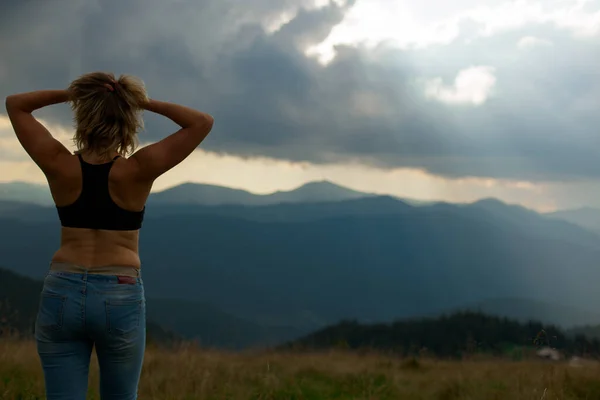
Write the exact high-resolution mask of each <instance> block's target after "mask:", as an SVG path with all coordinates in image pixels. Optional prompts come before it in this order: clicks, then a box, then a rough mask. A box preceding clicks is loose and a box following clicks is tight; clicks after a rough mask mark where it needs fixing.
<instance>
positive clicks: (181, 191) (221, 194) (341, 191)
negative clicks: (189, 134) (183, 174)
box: [148, 181, 375, 206]
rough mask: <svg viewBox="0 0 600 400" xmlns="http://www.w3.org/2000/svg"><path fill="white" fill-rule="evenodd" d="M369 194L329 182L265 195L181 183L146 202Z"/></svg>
mask: <svg viewBox="0 0 600 400" xmlns="http://www.w3.org/2000/svg"><path fill="white" fill-rule="evenodd" d="M371 196H375V195H374V194H370V193H363V192H359V191H356V190H352V189H348V188H345V187H342V186H339V185H336V184H334V183H331V182H329V181H319V182H310V183H307V184H305V185H302V186H300V187H299V188H297V189H294V190H290V191H278V192H275V193H271V194H264V195H263V194H253V193H250V192H248V191H245V190H240V189H231V188H227V187H223V186H215V185H205V184H198V183H184V184H182V185H178V186H175V187H173V188H170V189H166V190H163V191H161V192H156V193H153V194H152V195H151V196H150V198H149V199H148V204H194V205H205V206H212V205H245V206H258V205H271V204H280V203H310V202H336V201H342V200H350V199H358V198H363V197H371Z"/></svg>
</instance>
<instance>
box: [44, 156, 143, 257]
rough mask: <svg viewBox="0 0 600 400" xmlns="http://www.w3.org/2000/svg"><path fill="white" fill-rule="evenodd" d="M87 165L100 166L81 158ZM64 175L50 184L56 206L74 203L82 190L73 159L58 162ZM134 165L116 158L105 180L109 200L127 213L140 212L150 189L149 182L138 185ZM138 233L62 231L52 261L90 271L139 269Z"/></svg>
mask: <svg viewBox="0 0 600 400" xmlns="http://www.w3.org/2000/svg"><path fill="white" fill-rule="evenodd" d="M82 157H83V160H84V161H85V162H87V163H89V164H103V163H105V162H110V160H108V161H107V160H102V159H100V158H98V157H97V156H95V155H94V154H82ZM61 161H62V164H63V165H61V167H63V168H61V169H63V172H62V173H61V174H58V175H57V177H56V178H54V179H53V180H49V184H50V191H51V193H52V197H53V199H54V202H55V204H56V205H57V206H59V207H60V206H66V205H69V204H72V203H74V202H75V201H76V200H77V198H78V197H79V195H80V194H81V190H82V172H81V166H80V164H79V159H78V157H77V156H76V155H71V156H65V157H64V160H61ZM136 168H137V163H136V162H135V161H132V160H128V159H126V158H122V157H120V158H117V160H115V161H114V164H113V166H112V168H111V170H110V174H109V176H108V190H109V193H110V197H111V198H112V200H113V201H114V202H115V204H117V205H118V206H119V207H121V208H123V209H125V210H129V211H141V210H142V209H143V208H144V204H145V203H146V200H147V199H148V195H149V194H150V190H151V188H152V184H151V182H147V183H145V184H144V183H140V182H138V181H137V180H136V179H135V171H136ZM138 245H139V231H138V230H134V231H107V230H99V229H83V228H66V227H61V241H60V248H59V249H58V250H57V251H56V253H54V256H53V257H52V261H57V262H69V263H74V264H78V265H82V266H85V267H87V268H92V267H95V266H105V265H122V266H131V267H135V268H139V267H140V265H141V262H140V257H139V248H138Z"/></svg>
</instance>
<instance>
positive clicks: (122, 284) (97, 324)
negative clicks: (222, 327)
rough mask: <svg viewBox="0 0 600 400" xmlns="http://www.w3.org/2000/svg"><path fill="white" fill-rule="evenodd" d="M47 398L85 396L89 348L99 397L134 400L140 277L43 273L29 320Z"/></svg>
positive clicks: (142, 327) (141, 346)
mask: <svg viewBox="0 0 600 400" xmlns="http://www.w3.org/2000/svg"><path fill="white" fill-rule="evenodd" d="M35 338H36V342H37V349H38V354H39V356H40V360H41V362H42V368H43V370H44V380H45V383H46V398H47V400H85V398H86V394H87V390H88V372H89V366H90V356H91V353H92V347H94V346H95V347H96V354H97V356H98V364H99V366H100V396H101V398H102V400H134V399H137V389H138V383H139V379H140V374H141V370H142V362H143V359H144V350H145V344H146V301H145V297H144V285H143V282H142V279H141V277H139V276H138V277H132V278H125V279H123V278H118V277H117V276H115V275H98V274H89V273H87V272H83V273H73V272H62V271H53V270H51V271H49V273H48V275H47V276H46V278H45V280H44V287H43V290H42V293H41V296H40V306H39V311H38V315H37V318H36V323H35Z"/></svg>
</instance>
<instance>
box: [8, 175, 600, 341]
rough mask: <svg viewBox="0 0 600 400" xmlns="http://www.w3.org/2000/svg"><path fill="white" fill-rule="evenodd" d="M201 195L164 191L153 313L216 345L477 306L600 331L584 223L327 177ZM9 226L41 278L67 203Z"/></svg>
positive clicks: (592, 242)
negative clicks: (256, 195) (425, 198)
mask: <svg viewBox="0 0 600 400" xmlns="http://www.w3.org/2000/svg"><path fill="white" fill-rule="evenodd" d="M200 187H201V188H203V189H199V188H198V187H196V186H194V185H192V186H187V187H186V186H185V185H184V186H183V187H180V188H177V190H175V189H173V190H171V191H167V192H166V194H165V193H164V192H163V193H162V194H161V193H154V194H152V195H151V197H150V200H149V201H148V209H147V215H146V220H145V222H144V228H143V230H142V233H141V234H140V248H141V258H142V260H143V269H142V270H143V276H144V281H145V283H146V287H147V293H148V294H149V300H148V302H149V303H148V304H149V318H151V319H152V321H155V322H158V323H159V324H160V326H161V327H164V329H167V330H172V331H175V332H177V333H178V334H182V335H184V336H185V337H193V338H197V339H198V340H200V341H201V342H202V343H205V344H207V345H215V346H225V347H252V346H261V345H266V344H272V343H277V342H281V341H285V340H290V339H293V338H294V337H299V336H301V335H305V334H308V333H310V332H313V331H314V330H316V329H320V328H323V327H325V326H328V325H331V324H335V323H337V322H338V321H340V320H342V319H347V318H353V319H357V320H358V321H360V322H361V323H377V322H385V321H391V320H394V319H402V318H412V317H417V316H431V315H439V314H440V313H444V312H448V311H449V310H464V309H477V310H482V311H484V312H489V313H492V314H495V315H503V316H510V317H512V318H516V319H519V320H527V319H529V318H534V319H539V320H541V321H544V322H545V323H552V324H557V325H560V326H562V327H572V326H575V325H577V326H582V325H597V324H600V315H599V313H597V312H595V311H593V310H594V307H591V306H590V304H596V303H597V302H598V301H600V292H599V291H598V290H597V288H596V282H597V281H598V279H599V278H600V269H598V268H597V267H596V264H597V260H598V257H599V256H600V244H599V243H600V242H599V240H598V239H599V237H598V234H596V233H595V232H592V231H589V230H586V229H583V228H582V227H580V226H578V225H576V224H572V223H569V222H566V221H564V220H560V219H556V218H554V217H548V216H546V215H540V214H538V213H536V212H534V211H531V210H528V209H525V208H523V207H519V206H514V205H507V204H504V203H502V202H500V201H498V200H495V199H483V200H480V201H477V202H475V203H472V204H460V205H458V204H449V203H433V204H420V205H419V206H415V205H411V204H408V203H407V202H404V201H402V200H400V199H397V198H394V197H391V196H375V195H369V194H364V195H359V194H357V192H353V191H347V190H346V189H344V188H341V189H340V188H339V187H337V186H332V184H330V183H327V182H321V183H316V184H314V185H307V186H306V187H304V189H302V188H300V189H298V190H297V191H293V192H285V193H284V194H281V195H279V197H278V199H279V200H277V203H276V204H272V203H271V202H272V200H260V201H259V200H248V198H246V200H244V199H243V196H245V195H242V194H240V193H238V192H235V191H234V193H237V194H235V195H232V194H228V195H226V196H225V195H224V197H220V198H225V197H227V196H229V197H228V198H229V199H234V198H236V197H235V196H238V195H239V196H238V197H237V199H238V200H236V201H254V202H256V203H255V204H254V205H252V204H233V203H229V204H216V203H217V200H216V199H217V198H219V197H218V196H216V195H214V196H213V198H212V199H210V198H208V197H210V196H209V195H207V199H199V200H197V201H196V202H194V198H195V197H194V196H192V195H191V194H189V193H191V192H190V191H188V190H191V191H194V190H200V191H199V192H196V193H200V194H197V196H200V197H201V196H202V194H201V193H202V190H204V189H206V188H205V187H204V186H202V185H201V186H200ZM184 189H185V190H184ZM213 189H214V187H211V189H210V190H213ZM321 189H323V190H322V191H321ZM210 190H209V191H210ZM216 192H218V190H216ZM185 193H188V194H187V195H186V194H185ZM214 193H215V191H213V194H214ZM294 193H296V194H297V196H295V195H294ZM298 193H300V194H298ZM185 196H188V197H185ZM190 196H191V197H190ZM240 196H241V197H240ZM271 196H274V195H271ZM294 196H295V197H294ZM336 196H337V197H336ZM345 196H346V197H349V198H344V197H345ZM267 197H269V196H267ZM157 198H158V199H157ZM260 198H261V199H264V197H260ZM290 198H291V199H295V200H293V201H290V200H289V199H290ZM336 198H337V200H336ZM240 199H242V200H240ZM285 199H287V200H288V201H286V200H285ZM319 199H320V200H319ZM203 202H204V203H207V204H203ZM261 202H266V204H259V203H261ZM0 227H1V228H0V254H2V260H1V263H2V264H3V265H4V266H5V267H6V268H8V269H10V270H12V271H16V272H18V273H19V274H22V275H25V276H28V277H30V278H33V279H35V280H36V281H39V279H41V278H42V277H43V275H44V273H45V271H46V269H47V266H48V262H49V260H50V258H51V256H52V254H53V252H54V251H55V250H56V248H57V247H58V244H59V223H58V220H57V217H56V211H55V209H54V208H53V207H48V206H40V205H36V204H27V203H23V202H21V201H15V200H14V199H13V200H12V201H0ZM32 249H35V251H32ZM228 332H229V333H228ZM232 332H238V333H236V334H233V333H232Z"/></svg>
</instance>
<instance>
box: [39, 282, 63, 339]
mask: <svg viewBox="0 0 600 400" xmlns="http://www.w3.org/2000/svg"><path fill="white" fill-rule="evenodd" d="M66 300H67V297H66V296H61V295H58V294H53V293H46V292H42V294H41V296H40V304H39V309H38V315H37V319H36V326H37V328H39V329H43V330H51V331H59V330H61V329H62V326H63V317H64V312H65V301H66Z"/></svg>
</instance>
